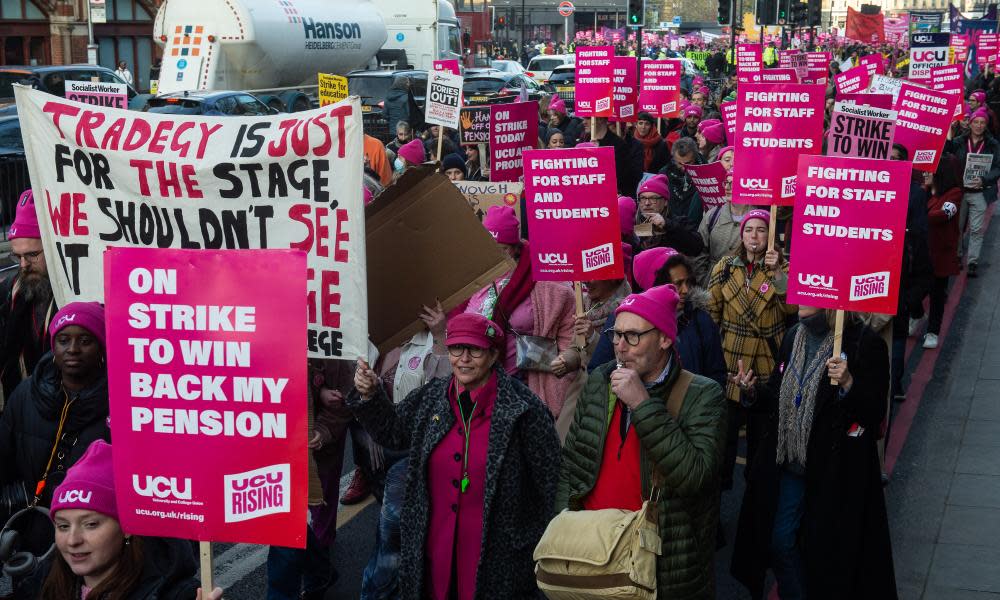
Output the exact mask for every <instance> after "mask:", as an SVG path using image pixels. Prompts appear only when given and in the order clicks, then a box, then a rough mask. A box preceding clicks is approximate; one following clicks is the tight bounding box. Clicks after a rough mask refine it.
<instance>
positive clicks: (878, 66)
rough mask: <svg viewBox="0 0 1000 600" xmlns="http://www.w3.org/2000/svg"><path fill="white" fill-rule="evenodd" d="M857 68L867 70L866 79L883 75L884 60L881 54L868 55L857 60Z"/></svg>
mask: <svg viewBox="0 0 1000 600" xmlns="http://www.w3.org/2000/svg"><path fill="white" fill-rule="evenodd" d="M858 66H863V67H867V68H868V77H869V78H871V77H874V76H875V75H885V59H884V58H882V55H881V54H868V55H866V56H862V57H861V58H860V59H858Z"/></svg>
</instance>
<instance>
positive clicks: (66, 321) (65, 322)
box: [49, 302, 105, 348]
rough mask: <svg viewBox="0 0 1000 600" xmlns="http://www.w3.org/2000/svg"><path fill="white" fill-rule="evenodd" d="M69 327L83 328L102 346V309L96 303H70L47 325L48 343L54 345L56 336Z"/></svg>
mask: <svg viewBox="0 0 1000 600" xmlns="http://www.w3.org/2000/svg"><path fill="white" fill-rule="evenodd" d="M70 325H78V326H80V327H83V328H84V329H86V330H87V331H89V332H90V333H92V334H94V337H96V338H97V341H99V342H101V347H102V348H103V347H104V346H105V344H104V336H105V333H104V307H103V306H101V305H100V304H99V303H97V302H70V303H69V304H67V305H66V306H64V307H62V308H61V309H60V310H59V312H57V313H56V314H55V315H54V316H53V317H52V323H50V324H49V343H50V344H51V345H53V346H55V345H56V335H57V334H58V333H59V332H60V331H62V330H63V329H65V328H67V327H69V326H70Z"/></svg>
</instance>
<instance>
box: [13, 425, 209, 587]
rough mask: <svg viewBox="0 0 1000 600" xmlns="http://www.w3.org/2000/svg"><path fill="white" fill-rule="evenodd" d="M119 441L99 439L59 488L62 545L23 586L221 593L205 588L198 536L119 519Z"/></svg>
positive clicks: (55, 510)
mask: <svg viewBox="0 0 1000 600" xmlns="http://www.w3.org/2000/svg"><path fill="white" fill-rule="evenodd" d="M111 453H112V448H111V445H110V444H108V443H106V442H105V441H104V440H96V441H94V442H93V443H92V444H90V446H89V447H88V448H87V449H86V452H85V453H84V454H83V456H82V457H81V458H80V461H79V462H77V463H76V464H75V465H73V467H72V468H70V469H69V471H68V472H67V473H66V479H65V480H63V482H62V483H61V484H60V485H59V487H58V488H56V491H55V492H56V493H55V495H54V498H55V500H54V501H53V503H52V509H51V514H50V518H51V519H52V522H53V524H54V525H55V546H56V550H57V551H56V552H55V554H54V555H53V556H51V557H50V558H48V559H46V560H43V561H41V562H40V563H39V564H38V565H37V566H36V567H35V570H34V572H33V573H32V574H31V576H30V577H29V578H28V580H27V581H26V582H25V583H24V584H23V585H22V586H21V587H20V589H19V590H18V593H19V595H20V596H21V597H23V598H38V599H40V600H78V599H80V598H93V599H94V600H103V599H104V598H120V599H122V600H148V599H150V598H156V599H157V600H195V599H197V600H202V599H203V598H204V599H205V600H219V599H220V598H222V589H221V588H215V589H214V590H213V591H212V593H211V594H204V595H203V594H202V590H201V588H199V587H198V580H197V578H196V577H197V574H198V564H197V563H196V562H195V557H194V553H192V551H191V545H190V543H188V542H186V541H184V540H179V539H172V538H153V537H140V536H135V535H130V534H129V533H127V532H124V531H122V527H121V524H120V522H119V520H118V502H117V500H116V498H115V482H114V476H113V472H112V468H111Z"/></svg>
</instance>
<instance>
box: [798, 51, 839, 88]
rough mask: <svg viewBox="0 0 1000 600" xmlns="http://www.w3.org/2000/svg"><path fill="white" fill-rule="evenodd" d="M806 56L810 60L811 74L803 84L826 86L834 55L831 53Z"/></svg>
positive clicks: (810, 53)
mask: <svg viewBox="0 0 1000 600" xmlns="http://www.w3.org/2000/svg"><path fill="white" fill-rule="evenodd" d="M806 56H807V57H808V58H809V73H808V75H806V78H805V79H803V80H802V83H822V84H826V80H827V75H828V74H829V72H830V61H831V60H833V54H832V53H830V52H806Z"/></svg>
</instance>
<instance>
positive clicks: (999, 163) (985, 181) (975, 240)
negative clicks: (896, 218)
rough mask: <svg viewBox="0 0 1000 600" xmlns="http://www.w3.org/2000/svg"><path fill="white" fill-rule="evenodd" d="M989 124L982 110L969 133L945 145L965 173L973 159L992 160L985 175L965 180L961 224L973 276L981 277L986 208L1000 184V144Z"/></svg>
mask: <svg viewBox="0 0 1000 600" xmlns="http://www.w3.org/2000/svg"><path fill="white" fill-rule="evenodd" d="M988 121H989V114H988V113H987V112H986V111H985V110H983V109H981V108H980V109H977V110H976V112H974V113H973V114H972V118H970V119H969V131H968V133H966V134H964V135H960V136H958V137H956V138H954V139H950V140H949V141H948V142H947V143H946V144H945V151H947V152H951V153H953V154H954V155H955V157H956V158H957V159H958V161H959V165H960V168H961V169H962V172H963V174H964V173H965V171H966V169H968V168H969V165H970V160H972V159H977V158H984V159H986V157H989V158H988V161H989V168H988V169H986V170H985V172H984V173H983V174H982V175H978V174H977V175H973V176H971V177H969V178H968V179H967V180H965V181H963V188H964V190H965V195H964V196H963V197H962V208H961V212H960V213H959V225H960V226H961V227H962V228H963V229H965V231H966V232H967V235H968V238H969V242H968V244H969V249H968V253H967V254H966V261H967V264H968V270H969V271H968V272H969V277H976V276H977V275H978V274H979V253H980V252H981V251H982V247H983V234H984V231H983V223H984V220H985V217H986V205H987V203H988V202H991V201H993V200H994V199H996V193H997V192H996V184H997V179H1000V144H998V143H997V140H996V138H994V137H993V136H992V135H990V134H989V132H988V131H987V123H988ZM953 132H954V128H952V129H949V130H948V135H949V137H951V135H952V133H953ZM963 179H964V178H963Z"/></svg>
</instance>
